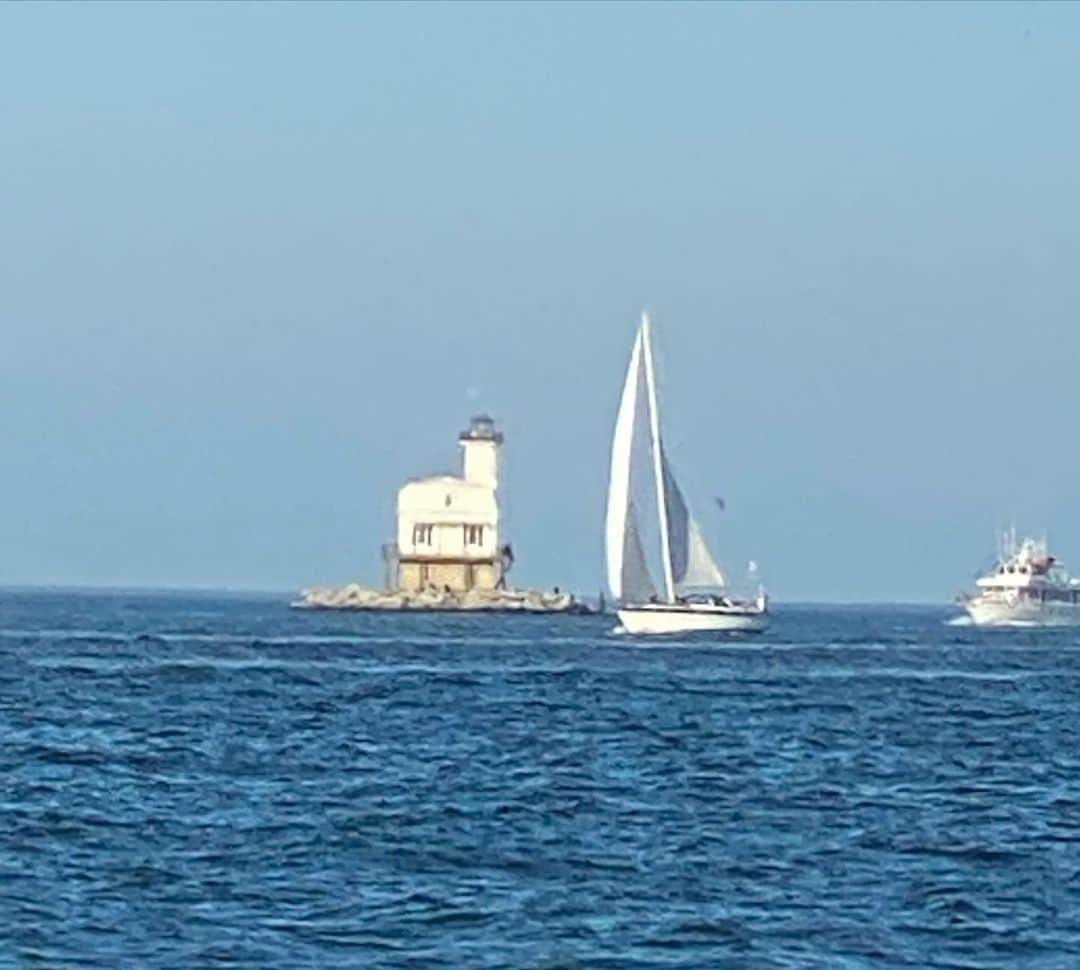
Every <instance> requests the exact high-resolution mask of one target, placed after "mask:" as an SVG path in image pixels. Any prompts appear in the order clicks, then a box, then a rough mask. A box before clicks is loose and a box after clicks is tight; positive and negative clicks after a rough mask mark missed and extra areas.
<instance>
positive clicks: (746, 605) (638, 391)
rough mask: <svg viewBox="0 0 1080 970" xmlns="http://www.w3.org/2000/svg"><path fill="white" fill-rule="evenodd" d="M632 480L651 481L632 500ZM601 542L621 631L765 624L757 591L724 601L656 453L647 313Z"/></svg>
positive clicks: (694, 526)
mask: <svg viewBox="0 0 1080 970" xmlns="http://www.w3.org/2000/svg"><path fill="white" fill-rule="evenodd" d="M643 462H644V467H643ZM650 465H651V469H650V468H648V466H650ZM639 479H644V480H645V481H646V482H647V481H648V480H649V479H651V485H649V484H645V485H644V490H643V494H640V495H638V494H636V493H638V492H639V491H640V490H638V489H635V487H634V486H635V485H636V484H639V481H638V480H639ZM639 498H640V499H641V504H640V505H639V504H637V500H638V499H639ZM650 498H651V499H653V501H652V505H653V507H654V508H653V510H652V511H653V513H654V515H655V519H656V527H657V528H656V532H657V538H658V543H657V545H658V546H659V561H660V568H661V572H662V575H663V583H662V586H661V588H660V590H659V591H658V589H657V586H656V584H655V583H654V582H653V579H652V575H651V573H650V570H649V563H648V558H647V556H646V548H645V542H644V538H643V532H642V525H643V524H645V525H651V524H652V522H651V517H652V516H651V515H650V520H649V521H648V522H645V523H643V521H642V518H641V516H642V514H643V512H642V510H643V509H644V508H645V506H646V505H648V504H649V499H650ZM644 514H650V513H644ZM650 531H651V530H650ZM605 539H606V547H607V548H606V552H607V575H608V586H609V588H610V590H611V595H612V597H613V598H614V600H615V602H616V604H617V607H618V615H619V621H620V622H621V624H622V626H623V628H624V629H625V630H626V632H627V633H631V634H665V633H688V632H694V631H710V630H743V631H757V630H762V629H764V628H765V626H766V625H767V623H768V604H767V598H766V596H765V592H764V590H759V592H758V595H757V597H756V598H755V599H754V600H752V601H747V600H737V599H734V598H732V597H730V596H728V595H727V593H726V583H725V579H724V574H723V573H722V572H721V570H720V567H719V566H717V564H716V561H715V560H714V559H713V557H712V555H711V553H710V552H709V549H708V546H707V545H706V543H705V538H704V536H703V535H702V532H701V527H700V526H699V525H698V523H697V522H696V521H695V519H694V518H693V516H691V514H690V510H689V507H688V506H687V503H686V500H685V499H684V498H683V494H682V492H681V491H680V489H679V486H678V483H677V482H676V481H675V475H674V473H673V472H672V469H671V465H670V463H669V462H668V458H667V455H666V454H665V453H664V448H663V444H662V442H661V439H660V416H659V412H658V408H657V397H656V381H655V377H654V374H653V360H652V346H651V343H650V324H649V318H648V315H647V314H642V317H641V327H640V328H639V330H638V333H637V338H636V339H635V341H634V349H633V351H632V353H631V355H630V366H629V368H628V370H627V373H626V383H625V384H624V385H623V392H622V399H621V401H620V404H619V414H618V417H617V418H616V420H615V435H614V439H613V441H612V445H611V479H610V484H609V486H608V504H607V528H606V533H605ZM654 558H655V557H654Z"/></svg>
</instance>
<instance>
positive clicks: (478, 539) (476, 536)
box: [465, 525, 484, 546]
mask: <svg viewBox="0 0 1080 970" xmlns="http://www.w3.org/2000/svg"><path fill="white" fill-rule="evenodd" d="M483 543H484V527H483V526H482V525H467V526H465V544H466V545H469V546H480V545H483Z"/></svg>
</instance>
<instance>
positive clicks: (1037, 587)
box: [959, 531, 1080, 627]
mask: <svg viewBox="0 0 1080 970" xmlns="http://www.w3.org/2000/svg"><path fill="white" fill-rule="evenodd" d="M975 585H976V586H977V587H978V592H976V593H961V594H960V596H959V601H960V603H961V605H962V606H963V607H964V609H965V610H967V613H968V616H970V617H971V622H972V623H974V624H975V625H976V626H1024V627H1040V626H1080V580H1078V579H1074V578H1073V577H1071V576H1070V575H1069V574H1068V572H1067V571H1066V570H1065V567H1064V565H1062V563H1061V562H1060V561H1059V560H1058V559H1057V558H1056V557H1055V556H1051V555H1050V553H1049V550H1048V547H1047V544H1046V540H1042V541H1037V540H1035V539H1025V540H1024V541H1023V542H1021V543H1020V544H1019V546H1018V545H1017V543H1016V533H1015V531H1011V532H1010V533H1008V534H1007V535H1006V536H1005V539H1004V541H1003V542H1002V543H1001V547H1000V553H999V555H998V560H997V563H996V564H995V565H994V567H993V568H992V569H991V570H990V571H989V572H987V573H985V574H984V575H982V576H980V577H979V578H978V580H976V584H975Z"/></svg>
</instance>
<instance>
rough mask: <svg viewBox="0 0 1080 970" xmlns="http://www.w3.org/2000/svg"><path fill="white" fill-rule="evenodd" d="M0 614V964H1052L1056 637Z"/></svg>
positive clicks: (1066, 940) (163, 605)
mask: <svg viewBox="0 0 1080 970" xmlns="http://www.w3.org/2000/svg"><path fill="white" fill-rule="evenodd" d="M945 615H946V614H945V613H944V611H939V610H926V609H889V608H874V609H852V608H848V609H828V608H802V609H799V608H789V609H784V608H782V607H780V608H778V609H777V613H776V619H775V623H774V627H773V629H772V631H771V632H769V633H768V634H766V635H765V636H764V637H761V638H759V639H756V640H749V641H742V642H739V641H734V642H729V643H728V644H727V645H724V646H720V647H715V646H709V645H706V644H702V643H700V642H699V643H687V644H684V645H682V646H670V647H667V648H664V649H656V648H652V649H648V648H640V647H632V646H628V645H627V644H626V643H625V642H620V641H619V640H618V639H616V638H613V637H611V636H609V635H608V629H609V628H610V626H611V623H610V621H608V620H604V619H602V618H592V617H564V618H543V617H508V618H502V619H497V620H484V619H482V618H475V617H474V618H461V617H458V618H455V617H452V616H447V615H437V616H434V615H433V616H393V615H387V616H364V615H337V616H334V615H326V614H321V615H320V614H298V613H290V612H289V611H288V610H287V609H286V608H285V607H284V606H283V605H282V604H281V603H279V602H274V601H272V600H269V599H255V598H247V599H243V598H232V599H223V598H212V597H205V596H202V597H179V596H151V595H138V596H136V595H127V596H125V595H114V596H108V595H87V594H67V595H64V594H48V595H45V594H35V595H30V594H14V593H10V592H8V593H4V592H0V653H2V662H0V730H2V749H0V811H2V816H0V965H4V966H15V967H34V968H37V967H43V968H45V967H47V968H60V967H75V966H79V967H84V966H85V967H92V966H93V967H162V968H164V967H169V968H173V967H182V968H195V967H213V966H236V967H260V968H261V967H272V968H283V970H284V968H290V970H292V968H299V967H344V966H349V967H549V968H554V967H566V968H570V967H612V968H615V967H618V968H624V967H718V966H719V967H748V968H773V967H776V968H780V967H791V968H810V967H822V968H826V967H827V968H856V967H860V968H861V967H875V968H876V967H918V968H930V967H964V968H969V967H970V968H976V967H1009V968H1014V967H1023V968H1050V967H1053V968H1075V967H1077V966H1080V749H1078V740H1080V739H1078V728H1077V725H1078V717H1077V715H1078V713H1080V637H1078V636H1077V635H1076V634H1070V633H1060V632H1058V633H1004V634H1003V633H997V634H992V633H989V634H988V633H982V634H980V633H978V632H976V631H973V630H970V629H963V628H957V627H950V626H947V625H945V624H944V623H943V619H944V617H945Z"/></svg>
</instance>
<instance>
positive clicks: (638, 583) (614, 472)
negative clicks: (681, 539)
mask: <svg viewBox="0 0 1080 970" xmlns="http://www.w3.org/2000/svg"><path fill="white" fill-rule="evenodd" d="M641 346H642V335H641V332H640V331H639V332H638V335H637V339H636V340H635V341H634V350H633V352H632V353H631V355H630V366H629V368H628V369H627V372H626V382H625V383H624V384H623V392H622V398H621V400H620V402H619V415H618V417H617V418H616V419H615V436H614V439H613V440H612V443H611V481H610V484H609V486H608V506H607V525H606V530H605V532H606V536H605V538H606V543H605V544H606V547H607V574H608V587H609V588H610V590H611V595H612V596H613V597H615V599H616V600H625V601H627V602H642V601H644V600H648V599H649V598H650V597H651V596H654V595H655V594H656V587H655V584H654V583H653V581H652V577H651V576H650V575H649V567H648V563H647V560H646V559H645V550H644V547H643V546H642V542H641V531H640V527H639V523H638V521H637V515H636V514H635V511H634V505H633V501H632V499H631V495H630V492H631V470H632V462H633V457H634V454H633V453H634V432H635V427H636V424H637V414H638V405H639V398H640V397H641V390H642V385H643V378H644V374H643V372H642V360H641Z"/></svg>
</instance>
